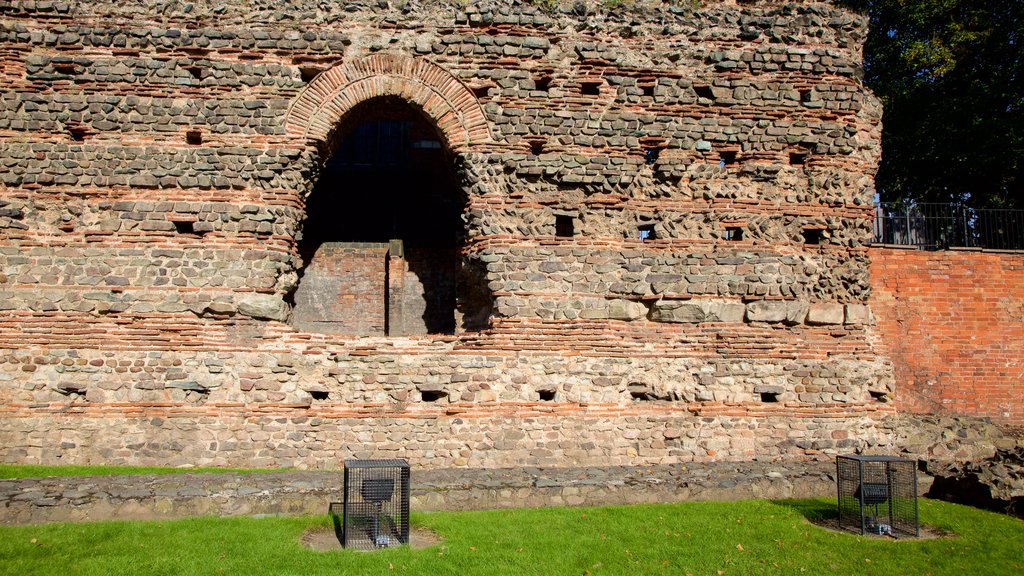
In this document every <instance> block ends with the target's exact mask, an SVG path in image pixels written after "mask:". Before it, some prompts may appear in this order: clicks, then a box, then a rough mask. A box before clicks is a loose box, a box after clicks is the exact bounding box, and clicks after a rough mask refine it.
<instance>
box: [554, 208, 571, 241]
mask: <svg viewBox="0 0 1024 576" xmlns="http://www.w3.org/2000/svg"><path fill="white" fill-rule="evenodd" d="M575 220H576V219H575V218H573V217H572V216H566V215H564V214H558V215H556V216H555V236H558V237H559V238H572V237H573V236H575V235H576V223H575Z"/></svg>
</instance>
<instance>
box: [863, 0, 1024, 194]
mask: <svg viewBox="0 0 1024 576" xmlns="http://www.w3.org/2000/svg"><path fill="white" fill-rule="evenodd" d="M846 4H848V5H850V4H853V5H854V6H853V7H855V8H860V9H862V10H867V13H868V15H869V18H870V26H871V30H870V33H869V35H868V39H867V43H866V45H865V49H864V66H865V74H866V76H865V80H866V83H867V84H868V86H869V87H870V88H872V89H873V90H874V91H875V93H876V94H877V95H878V96H879V97H880V98H881V100H882V103H883V104H884V106H885V117H884V123H883V132H882V163H881V166H880V168H879V172H878V176H877V179H876V182H877V187H878V190H879V193H880V194H881V196H882V199H883V200H898V199H915V200H918V201H931V202H955V203H963V204H967V205H970V206H973V207H978V208H981V207H991V208H995V207H1004V208H1013V207H1016V208H1024V198H1022V196H1024V194H1022V192H1024V191H1022V188H1024V1H1022V0H849V1H847V2H846Z"/></svg>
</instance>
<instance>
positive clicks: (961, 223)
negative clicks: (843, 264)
mask: <svg viewBox="0 0 1024 576" xmlns="http://www.w3.org/2000/svg"><path fill="white" fill-rule="evenodd" d="M874 233H875V239H874V241H875V242H877V243H881V244H900V245H904V246H919V247H921V248H931V249H942V248H953V247H966V248H991V249H998V250H1024V210H993V209H977V208H969V207H966V206H960V205H956V204H930V203H922V204H916V203H905V202H882V203H879V204H878V205H876V206H875V224H874Z"/></svg>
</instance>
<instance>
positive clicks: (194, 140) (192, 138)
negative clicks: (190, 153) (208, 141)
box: [185, 130, 203, 146]
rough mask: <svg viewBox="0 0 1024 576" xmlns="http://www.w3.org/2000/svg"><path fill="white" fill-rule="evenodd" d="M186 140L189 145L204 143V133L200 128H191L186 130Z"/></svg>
mask: <svg viewBox="0 0 1024 576" xmlns="http://www.w3.org/2000/svg"><path fill="white" fill-rule="evenodd" d="M185 142H186V143H188V145H189V146H199V145H200V144H202V143H203V133H202V132H200V131H199V130H189V131H188V132H185Z"/></svg>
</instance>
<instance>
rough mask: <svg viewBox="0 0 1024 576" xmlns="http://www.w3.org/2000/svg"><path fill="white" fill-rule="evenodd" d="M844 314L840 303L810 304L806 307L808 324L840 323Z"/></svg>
mask: <svg viewBox="0 0 1024 576" xmlns="http://www.w3.org/2000/svg"><path fill="white" fill-rule="evenodd" d="M845 316H846V314H845V311H844V308H843V305H842V304H811V305H809V306H808V307H807V323H808V324H816V325H826V324H842V323H843V319H844V318H845Z"/></svg>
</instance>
